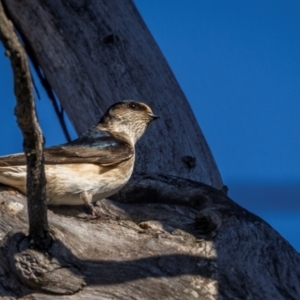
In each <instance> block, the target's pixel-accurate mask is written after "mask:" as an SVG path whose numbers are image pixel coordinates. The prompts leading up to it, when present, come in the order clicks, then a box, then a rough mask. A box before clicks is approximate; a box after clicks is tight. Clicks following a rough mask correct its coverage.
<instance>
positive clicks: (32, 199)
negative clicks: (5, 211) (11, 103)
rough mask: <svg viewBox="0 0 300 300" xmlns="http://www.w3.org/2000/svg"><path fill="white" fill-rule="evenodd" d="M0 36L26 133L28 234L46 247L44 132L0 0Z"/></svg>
mask: <svg viewBox="0 0 300 300" xmlns="http://www.w3.org/2000/svg"><path fill="white" fill-rule="evenodd" d="M0 39H1V41H2V43H3V45H4V47H5V49H6V53H7V56H9V57H10V61H11V65H12V69H13V74H14V92H15V95H16V99H17V105H16V107H15V115H16V116H17V122H18V125H19V127H20V129H21V131H22V134H23V138H24V141H23V149H24V152H25V155H26V160H27V199H28V201H27V202H28V216H29V235H30V238H31V243H32V246H33V247H34V248H36V249H42V250H46V249H47V248H48V246H49V245H50V242H51V238H50V235H49V226H48V219H47V204H46V193H45V185H46V177H45V170H44V164H43V161H44V156H43V144H44V139H43V134H42V131H41V128H40V126H39V124H38V121H37V116H36V111H35V103H34V96H33V90H32V86H33V84H32V80H31V74H30V70H29V66H28V62H27V57H26V53H25V50H24V48H23V46H22V44H21V42H20V40H19V38H18V36H17V35H16V33H15V31H14V27H13V24H12V22H11V21H10V20H9V19H8V18H7V16H6V14H5V12H4V8H3V6H2V2H1V1H0Z"/></svg>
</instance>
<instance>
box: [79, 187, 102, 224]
mask: <svg viewBox="0 0 300 300" xmlns="http://www.w3.org/2000/svg"><path fill="white" fill-rule="evenodd" d="M80 198H81V199H82V200H83V202H84V203H85V204H86V205H87V206H88V207H89V208H90V209H91V210H92V217H94V218H97V217H100V214H99V213H98V212H97V210H96V209H95V207H94V206H93V204H92V198H93V194H92V193H89V192H87V191H83V192H82V193H81V194H80Z"/></svg>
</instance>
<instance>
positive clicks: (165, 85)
mask: <svg viewBox="0 0 300 300" xmlns="http://www.w3.org/2000/svg"><path fill="white" fill-rule="evenodd" d="M5 3H6V5H7V10H8V11H9V13H10V15H11V16H12V18H13V20H14V22H15V23H16V24H17V25H18V28H19V30H20V31H22V34H23V37H24V40H25V41H26V43H27V45H28V46H29V48H28V51H29V52H30V53H31V55H32V58H33V59H35V60H36V62H37V63H38V64H39V65H40V66H41V68H42V69H43V72H44V74H45V76H46V78H47V80H48V81H49V83H50V85H51V86H52V87H53V88H54V91H55V93H56V94H57V95H58V96H59V99H60V101H61V102H62V103H63V106H64V108H65V109H66V110H67V112H68V114H69V116H70V117H71V120H72V121H73V123H74V124H75V127H76V129H77V131H78V132H79V133H82V132H83V131H84V130H85V129H86V128H87V127H88V126H90V125H91V124H92V123H93V122H94V121H95V120H96V119H97V118H98V117H99V115H101V114H102V112H103V110H105V109H106V107H107V106H108V105H109V104H111V102H113V101H118V100H120V99H123V98H138V99H140V100H143V101H146V102H148V103H149V104H150V105H151V106H152V107H153V110H154V112H155V113H157V114H161V116H162V119H163V121H162V122H161V124H160V125H155V124H153V130H152V132H151V134H148V136H149V137H148V139H146V138H145V139H144V140H143V142H142V143H141V144H140V148H139V151H140V155H139V157H138V158H137V164H138V165H137V170H138V171H139V170H144V171H147V172H150V171H151V172H159V173H169V174H175V175H180V176H182V177H186V178H194V179H197V180H199V181H203V182H206V183H207V184H208V185H206V184H204V183H200V182H196V181H192V180H189V179H183V178H178V177H174V176H170V175H158V174H149V173H141V172H135V174H134V176H133V177H132V179H131V180H130V182H129V183H128V184H127V185H126V187H125V188H124V189H123V190H122V191H121V192H120V193H119V194H117V195H115V196H114V197H112V198H111V199H110V200H103V201H101V202H98V203H97V209H98V210H99V211H100V212H101V213H102V215H104V217H103V218H102V219H100V220H89V219H88V218H87V215H86V213H85V207H56V208H49V223H50V229H51V234H52V236H53V243H52V244H51V247H50V248H49V251H48V253H47V254H45V253H41V252H38V251H36V250H33V249H31V248H30V245H29V242H28V239H27V238H26V232H27V230H28V225H27V224H28V219H27V209H26V205H25V203H26V200H25V198H24V196H22V195H20V194H18V193H16V192H15V191H13V190H10V189H7V188H4V187H2V188H1V187H0V295H1V297H2V299H17V298H21V297H23V298H24V299H72V300H73V299H194V298H195V299H197V298H198V299H264V300H265V299H299V298H300V256H299V254H298V253H297V252H296V251H295V250H294V249H293V248H292V247H291V246H290V245H289V243H288V242H287V241H285V240H284V239H283V238H282V237H281V236H280V235H279V234H278V233H277V232H276V231H275V230H273V229H272V228H271V227H270V226H269V225H268V224H266V223H265V222H264V221H263V220H261V219H260V218H258V217H256V216H254V215H253V214H251V213H249V212H248V211H246V210H244V209H243V208H241V207H240V206H238V205H237V204H235V203H234V202H233V201H232V200H231V199H229V198H228V197H227V196H226V195H225V193H223V192H222V191H220V190H219V189H220V188H221V187H222V182H221V179H220V176H219V173H218V170H217V168H216V165H215V163H214V161H213V158H212V156H211V153H210V151H209V148H208V146H207V144H206V142H205V140H204V137H203V135H202V133H201V131H200V129H199V127H198V126H197V124H196V121H195V119H194V116H193V114H192V113H191V110H190V108H189V106H188V104H187V102H186V100H185V98H184V95H183V94H182V92H181V90H180V88H179V87H178V85H177V83H176V81H175V79H174V76H173V75H172V73H171V71H170V69H169V68H168V66H167V64H166V62H165V60H164V59H163V57H162V56H161V53H160V52H159V49H158V48H157V46H156V44H155V42H154V41H153V39H152V38H151V36H150V34H149V32H148V31H147V29H146V27H145V25H144V23H143V22H142V20H141V19H140V17H139V16H138V13H137V12H136V10H135V8H134V6H133V4H132V2H131V1H129V0H124V1H118V2H117V1H113V0H112V1H104V0H97V1H85V0H80V1H78V0H77V1H75V0H74V1H58V0H54V1H53V0H51V1H50V0H44V1H42V0H36V1H33V0H23V1H17V0H9V1H7V0H6V1H5ZM171 130H172V131H171ZM141 153H143V155H141ZM214 187H216V188H217V189H215V188H214ZM70 295H71V296H70Z"/></svg>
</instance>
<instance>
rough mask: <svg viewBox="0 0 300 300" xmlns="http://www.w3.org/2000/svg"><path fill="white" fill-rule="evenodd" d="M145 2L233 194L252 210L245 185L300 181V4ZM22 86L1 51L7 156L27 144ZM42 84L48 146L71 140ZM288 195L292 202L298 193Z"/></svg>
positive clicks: (142, 6) (143, 8) (1, 134)
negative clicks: (18, 93) (17, 95)
mask: <svg viewBox="0 0 300 300" xmlns="http://www.w3.org/2000/svg"><path fill="white" fill-rule="evenodd" d="M135 3H136V5H137V7H138V9H139V11H140V13H141V15H142V17H143V18H144V21H145V22H146V24H147V26H148V28H149V29H150V31H151V32H152V34H153V36H154V38H155V40H156V41H157V43H158V45H159V46H160V48H161V50H162V52H163V53H164V55H165V57H166V59H167V60H168V62H169V64H170V66H171V68H172V70H173V72H174V74H175V76H176V78H177V80H178V81H179V84H180V85H181V87H182V89H183V91H184V93H185V95H186V96H187V99H188V100H189V102H190V104H191V106H192V108H193V110H194V113H195V115H196V117H197V120H198V122H199V124H200V126H201V129H202V130H203V132H204V134H205V137H206V139H207V141H208V143H209V145H210V147H211V150H212V152H213V155H214V157H215V160H216V162H217V165H218V167H219V170H220V172H221V174H222V177H223V181H224V183H225V184H228V185H229V188H230V191H232V192H231V193H232V194H231V195H232V196H234V197H233V198H234V199H235V200H237V201H239V200H241V201H240V202H242V203H243V204H244V205H245V206H246V207H247V202H243V193H244V192H245V190H243V191H244V192H243V191H242V190H240V191H238V189H235V185H237V184H238V183H240V182H242V183H245V182H246V183H247V182H252V183H253V182H257V183H260V184H261V183H262V182H263V183H268V184H269V185H270V184H271V185H272V184H274V185H276V184H278V183H280V185H282V186H284V184H285V183H287V182H289V183H291V182H292V183H294V187H295V186H296V185H297V184H298V185H299V183H300V155H299V153H300V134H299V130H300V117H299V115H300V1H277V0H268V1H267V0H264V1H261V0H260V1H257V0H252V1H240V0H228V1H223V0H218V1H216V0H210V1H198V0H188V1H174V0H164V1H159V0H135ZM0 53H3V48H2V46H1V47H0ZM12 89H13V87H12V75H11V70H10V66H9V61H8V59H7V58H6V57H4V56H3V55H1V56H0V97H1V110H0V139H1V141H2V142H1V147H0V155H4V154H8V153H12V152H17V151H21V150H22V146H21V145H22V141H21V135H20V133H19V129H18V128H17V125H16V124H15V117H14V116H13V115H12V113H13V107H14V104H15V100H14V97H13V93H12ZM39 90H40V93H41V95H42V99H41V100H37V106H38V111H39V119H40V122H41V125H42V128H43V130H44V133H45V136H46V145H48V146H49V145H53V144H58V143H62V142H64V141H65V140H64V137H63V135H62V132H61V129H60V128H59V125H58V123H57V120H56V117H55V115H54V113H53V109H52V107H51V104H50V103H49V101H48V100H47V97H46V95H45V93H44V92H43V91H42V90H41V89H39ZM72 136H73V137H75V136H76V134H75V132H74V131H72ZM3 141H5V142H3ZM286 188H289V187H286ZM283 191H284V187H283ZM284 194H288V193H284V192H283V195H284ZM293 195H294V196H293V197H294V198H293V199H292V202H293V203H295V199H296V200H297V201H298V203H299V202H300V201H299V200H300V192H298V193H296V194H295V193H294V194H293ZM264 197H266V198H268V197H273V196H272V195H271V194H264ZM280 199H281V198H279V200H276V201H278V202H279V203H280V204H281V205H282V207H283V206H285V208H287V209H288V208H289V205H290V204H289V203H291V201H290V200H291V199H289V198H285V197H284V196H283V197H282V203H281V200H280ZM271 200H272V199H271ZM271 200H270V199H267V203H269V204H270V209H272V207H271V206H272V201H271ZM247 201H248V200H247ZM249 201H251V199H250V200H249ZM259 201H260V202H262V201H264V200H263V197H261V198H260V200H259ZM253 203H256V204H255V205H252V206H251V207H249V209H250V208H251V210H252V211H255V208H256V205H258V206H259V205H260V204H259V203H258V202H255V201H254V200H253ZM292 207H293V208H294V204H293V206H292V205H290V208H291V209H292ZM258 210H259V207H258ZM279 210H280V209H279ZM264 211H266V207H265V206H264ZM293 212H294V215H293V216H294V217H293V218H294V219H293V226H295V222H298V223H297V224H298V226H299V225H300V210H299V206H298V210H294V211H293ZM275 219H276V220H277V221H276V222H277V223H278V219H277V215H276V218H274V220H275ZM285 219H286V217H285ZM295 220H296V221H295ZM270 222H271V223H272V221H270ZM277 223H276V224H277ZM272 225H273V226H275V225H274V224H273V223H272ZM278 230H279V229H278ZM289 231H290V230H287V233H284V234H288V232H289ZM298 249H300V242H299V248H298Z"/></svg>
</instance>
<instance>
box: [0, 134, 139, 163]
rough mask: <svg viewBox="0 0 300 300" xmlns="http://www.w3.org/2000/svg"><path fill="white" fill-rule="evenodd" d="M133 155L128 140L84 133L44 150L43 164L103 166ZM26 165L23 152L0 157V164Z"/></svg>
mask: <svg viewBox="0 0 300 300" xmlns="http://www.w3.org/2000/svg"><path fill="white" fill-rule="evenodd" d="M133 155H134V147H133V146H132V145H131V143H130V142H127V141H126V140H123V139H121V138H118V137H116V136H114V135H112V134H110V133H107V132H105V133H103V132H102V133H101V132H100V133H99V132H97V135H95V134H86V135H83V136H81V137H80V138H78V139H76V140H74V141H72V142H70V143H66V144H63V145H59V146H54V147H50V148H46V149H45V150H44V162H45V164H57V163H60V164H69V163H96V164H100V165H103V166H109V165H114V164H118V163H120V162H122V161H125V160H127V159H129V158H131V157H132V156H133ZM19 165H26V159H25V155H24V153H19V154H13V155H8V156H2V157H0V166H19Z"/></svg>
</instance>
